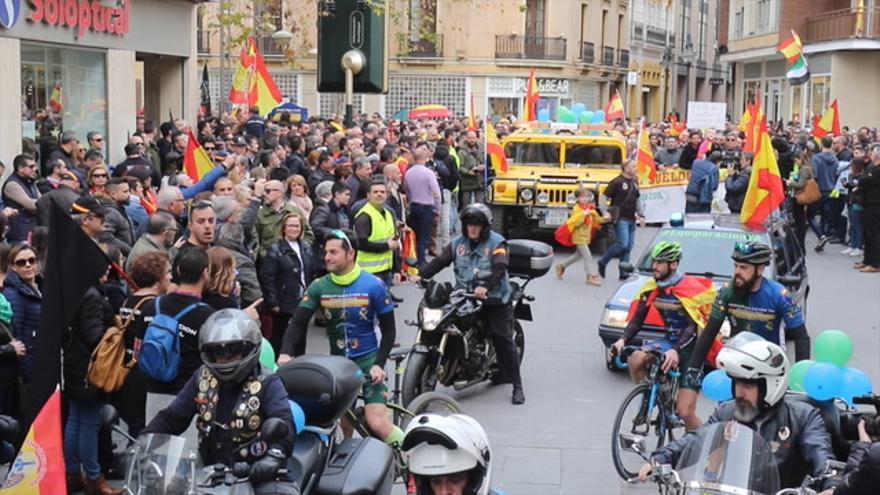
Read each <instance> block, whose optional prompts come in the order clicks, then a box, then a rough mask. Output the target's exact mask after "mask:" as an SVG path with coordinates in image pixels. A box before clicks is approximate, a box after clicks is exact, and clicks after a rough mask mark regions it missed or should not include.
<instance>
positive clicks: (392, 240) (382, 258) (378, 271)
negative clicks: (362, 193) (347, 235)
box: [354, 175, 400, 288]
mask: <svg viewBox="0 0 880 495" xmlns="http://www.w3.org/2000/svg"><path fill="white" fill-rule="evenodd" d="M387 199H388V184H387V183H386V181H385V176H384V175H374V176H373V178H372V181H371V183H370V191H369V194H368V195H367V203H366V204H364V206H363V207H361V208H360V209H359V210H357V212H355V215H354V232H355V236H356V237H357V241H358V255H357V263H358V265H360V267H361V268H363V269H364V271H366V272H368V273H372V274H373V275H375V276H377V277H379V279H380V280H382V281H383V282H385V285H386V286H388V287H389V288H390V287H391V285H392V284H393V283H397V282H399V272H400V270H399V269H397V268H396V266H397V264H398V257H397V256H396V254H397V251H398V250H399V249H400V240H399V238H398V235H397V219H396V218H395V217H394V213H392V212H391V210H390V209H389V208H386V207H385V201H386V200H387Z"/></svg>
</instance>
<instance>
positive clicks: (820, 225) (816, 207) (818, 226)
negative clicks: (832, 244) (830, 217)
mask: <svg viewBox="0 0 880 495" xmlns="http://www.w3.org/2000/svg"><path fill="white" fill-rule="evenodd" d="M827 204H828V194H825V193H823V194H822V199H820V200H819V201H816V202H815V203H811V204H809V205H807V223H808V224H809V225H810V230H812V231H813V233H814V234H816V237H818V238H821V237H822V236H823V235H826V234H827V232H826V231H825V226H826V225H825V223H826V220H825V218H826V214H825V209H826V206H825V205H827ZM816 215H822V216H821V222H820V221H819V220H817V219H816Z"/></svg>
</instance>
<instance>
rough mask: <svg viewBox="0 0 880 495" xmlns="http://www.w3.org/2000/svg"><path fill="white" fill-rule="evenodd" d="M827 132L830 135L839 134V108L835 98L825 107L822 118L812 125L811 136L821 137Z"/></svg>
mask: <svg viewBox="0 0 880 495" xmlns="http://www.w3.org/2000/svg"><path fill="white" fill-rule="evenodd" d="M829 134H830V135H832V136H839V135H840V134H841V131H840V109H839V108H838V107H837V98H835V99H834V100H833V101H832V102H831V105H830V106H829V107H828V108H827V109H825V113H823V114H822V118H821V119H819V122H817V123H816V125H815V126H814V127H813V137H816V138H823V137H825V136H828V135H829Z"/></svg>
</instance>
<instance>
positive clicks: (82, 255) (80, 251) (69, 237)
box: [22, 199, 110, 431]
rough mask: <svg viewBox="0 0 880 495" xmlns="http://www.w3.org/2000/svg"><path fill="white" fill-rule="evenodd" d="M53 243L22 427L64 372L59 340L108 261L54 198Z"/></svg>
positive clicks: (50, 228)
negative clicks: (28, 397)
mask: <svg viewBox="0 0 880 495" xmlns="http://www.w3.org/2000/svg"><path fill="white" fill-rule="evenodd" d="M48 244H49V247H48V254H47V256H46V269H45V271H44V272H43V286H42V290H43V312H42V315H41V316H40V327H39V330H38V331H37V338H36V340H35V341H34V362H35V363H39V364H38V365H37V366H34V371H33V376H32V377H31V387H30V399H29V401H28V404H27V408H26V409H25V422H26V424H24V425H23V427H22V431H27V429H28V428H29V427H30V424H31V423H32V422H33V420H34V418H35V417H36V415H37V413H38V412H39V411H40V409H41V408H42V407H43V404H45V403H46V401H47V400H48V399H49V396H51V395H52V393H53V392H54V391H55V388H56V387H58V384H59V383H60V378H61V346H62V343H63V342H64V336H65V335H66V333H67V328H68V327H69V326H70V323H71V320H72V319H73V317H74V315H75V314H76V308H77V306H79V302H80V299H82V296H83V294H85V293H86V290H88V288H89V287H91V286H93V285H95V284H96V283H97V282H98V279H99V278H101V276H102V275H103V274H104V272H105V271H107V266H109V264H110V262H109V260H108V259H107V256H106V255H105V254H104V252H103V251H101V248H100V247H98V245H97V244H96V243H95V241H93V240H92V239H91V238H89V236H88V235H86V233H85V232H83V231H82V229H81V228H79V226H78V225H76V223H75V222H74V221H73V219H72V218H70V215H69V214H68V213H67V212H66V211H65V210H64V209H63V208H62V207H61V206H60V205H59V204H58V203H56V202H55V201H54V199H53V201H52V209H51V212H50V217H49V243H48Z"/></svg>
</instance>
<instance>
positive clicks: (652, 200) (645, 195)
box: [639, 169, 730, 223]
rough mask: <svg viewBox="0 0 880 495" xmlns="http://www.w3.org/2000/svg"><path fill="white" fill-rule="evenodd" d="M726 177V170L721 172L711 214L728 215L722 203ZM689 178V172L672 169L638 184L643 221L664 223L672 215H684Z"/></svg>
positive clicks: (728, 211) (723, 202)
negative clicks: (643, 215)
mask: <svg viewBox="0 0 880 495" xmlns="http://www.w3.org/2000/svg"><path fill="white" fill-rule="evenodd" d="M725 177H727V169H724V170H722V171H721V183H720V184H719V185H718V189H717V190H716V191H715V195H714V199H713V201H712V212H713V213H730V210H729V209H728V208H727V203H726V202H725V201H724V194H725V189H724V179H725ZM690 178H691V173H690V171H689V170H683V169H673V170H667V171H664V172H659V171H658V172H657V178H656V179H655V180H653V181H648V182H645V181H642V182H640V183H639V192H640V199H641V200H642V210H643V211H644V212H645V221H646V222H648V223H665V222H668V221H669V216H670V215H672V214H673V213H682V214H684V207H685V202H686V200H685V196H684V191H685V189H687V184H688V181H689V180H690Z"/></svg>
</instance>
